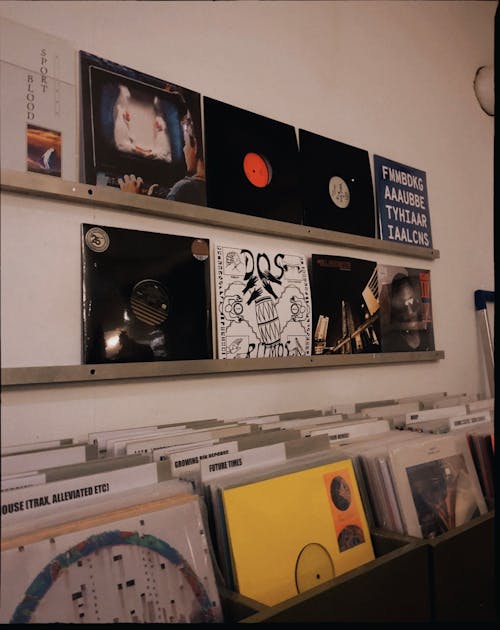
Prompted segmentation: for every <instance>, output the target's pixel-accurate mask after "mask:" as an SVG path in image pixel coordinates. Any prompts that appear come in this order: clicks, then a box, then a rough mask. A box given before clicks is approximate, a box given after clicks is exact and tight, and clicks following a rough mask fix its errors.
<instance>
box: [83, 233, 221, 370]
mask: <svg viewBox="0 0 500 630" xmlns="http://www.w3.org/2000/svg"><path fill="white" fill-rule="evenodd" d="M81 236H82V288H83V362H84V363H108V362H121V363H126V362H132V361H168V360H183V359H211V358H212V333H211V323H210V270H209V267H210V261H209V242H208V241H207V240H205V239H199V238H192V237H189V236H176V235H172V234H157V233H154V232H143V231H139V230H128V229H123V228H117V227H107V226H101V225H91V224H83V225H82V235H81Z"/></svg>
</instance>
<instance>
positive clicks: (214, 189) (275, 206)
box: [203, 96, 302, 223]
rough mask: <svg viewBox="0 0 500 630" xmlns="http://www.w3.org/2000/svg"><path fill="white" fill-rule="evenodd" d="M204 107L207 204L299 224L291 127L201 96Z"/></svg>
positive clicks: (294, 138) (292, 131) (299, 205)
mask: <svg viewBox="0 0 500 630" xmlns="http://www.w3.org/2000/svg"><path fill="white" fill-rule="evenodd" d="M203 108H204V119H205V150H206V170H207V203H208V205H209V206H210V207H212V208H218V209H221V210H227V211H231V212H239V213H242V214H248V215H253V216H256V217H262V218H266V219H275V220H278V221H287V222H289V223H301V222H302V206H301V203H300V197H299V188H298V147H297V137H296V133H295V128H294V127H292V126H291V125H288V124H286V123H282V122H279V121H277V120H273V119H271V118H266V117H265V116H261V115H259V114H255V113H253V112H250V111H247V110H245V109H240V108H238V107H234V106H233V105H228V104H227V103H222V102H220V101H216V100H214V99H211V98H208V97H206V96H205V97H203Z"/></svg>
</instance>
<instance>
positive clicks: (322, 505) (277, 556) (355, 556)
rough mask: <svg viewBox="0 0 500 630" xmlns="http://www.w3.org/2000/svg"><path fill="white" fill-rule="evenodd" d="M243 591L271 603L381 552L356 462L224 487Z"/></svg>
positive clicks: (237, 578) (236, 577) (234, 557)
mask: <svg viewBox="0 0 500 630" xmlns="http://www.w3.org/2000/svg"><path fill="white" fill-rule="evenodd" d="M222 496H223V502H224V512H225V517H226V527H227V535H228V541H229V547H230V553H231V562H232V567H233V573H234V580H235V584H236V586H237V590H238V591H239V592H240V593H241V594H243V595H245V596H247V597H251V598H252V599H255V600H257V601H259V602H262V603H263V604H266V605H268V606H273V605H275V604H277V603H279V602H282V601H284V600H286V599H289V598H290V597H294V596H295V595H297V594H298V593H300V592H303V591H305V590H308V589H310V588H312V587H314V586H318V585H319V584H321V583H323V582H325V581H327V580H330V579H332V578H334V577H336V576H338V575H341V574H343V573H345V572H346V571H350V570H351V569H354V568H356V567H358V566H360V565H362V564H364V563H366V562H369V561H370V560H373V559H374V557H375V555H374V552H373V546H372V542H371V537H370V531H369V528H368V524H367V521H366V516H365V512H364V509H363V504H362V502H361V497H360V494H359V490H358V485H357V482H356V477H355V474H354V469H353V466H352V462H351V460H342V461H336V462H331V463H328V464H324V465H321V466H317V467H314V468H308V469H305V470H299V471H295V472H292V473H288V474H283V475H280V476H276V477H273V478H269V479H265V480H262V481H256V482H253V483H248V484H245V485H241V486H238V487H233V488H226V489H223V490H222Z"/></svg>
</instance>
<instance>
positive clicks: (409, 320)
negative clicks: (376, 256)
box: [378, 265, 435, 352]
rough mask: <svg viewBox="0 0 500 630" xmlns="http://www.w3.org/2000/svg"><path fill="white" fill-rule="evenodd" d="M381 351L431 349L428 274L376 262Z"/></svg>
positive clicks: (430, 299) (432, 335) (431, 321)
mask: <svg viewBox="0 0 500 630" xmlns="http://www.w3.org/2000/svg"><path fill="white" fill-rule="evenodd" d="M378 282H379V302H380V332H381V337H382V352H414V351H415V352H416V351H426V350H429V351H432V350H434V349H435V348H434V325H433V317H432V297H431V274H430V271H428V270H426V269H411V268H407V267H396V266H392V265H378Z"/></svg>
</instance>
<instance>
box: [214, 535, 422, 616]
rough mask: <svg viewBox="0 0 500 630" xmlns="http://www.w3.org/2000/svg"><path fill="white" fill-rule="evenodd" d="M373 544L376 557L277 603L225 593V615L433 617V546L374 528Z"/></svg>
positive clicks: (223, 599)
mask: <svg viewBox="0 0 500 630" xmlns="http://www.w3.org/2000/svg"><path fill="white" fill-rule="evenodd" d="M372 543H373V547H374V551H375V556H376V558H375V560H372V561H371V562H368V563H366V564H365V565H363V566H361V567H359V568H357V569H353V570H352V571H349V572H347V573H344V574H343V575H340V576H339V577H337V578H334V579H333V580H330V581H328V582H325V583H323V584H321V585H320V586H317V587H315V588H313V589H311V590H309V591H307V592H304V593H301V594H299V595H297V596H296V597H293V598H291V599H288V600H286V601H285V602H282V603H280V604H277V605H276V606H265V605H263V604H261V603H259V602H256V601H254V600H251V599H248V598H246V597H244V596H242V595H241V594H239V593H232V592H229V591H223V592H222V593H221V599H222V604H223V609H224V613H225V616H224V619H225V620H226V621H227V622H239V623H262V622H264V623H268V622H277V623H280V622H312V623H314V622H334V621H339V622H352V621H354V622H356V621H362V622H382V621H423V622H425V621H430V620H431V601H430V583H429V572H428V545H426V543H425V541H422V540H419V539H411V540H409V539H408V538H407V537H404V536H400V535H398V534H393V533H388V532H383V531H381V530H374V531H372ZM252 609H253V610H252Z"/></svg>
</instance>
